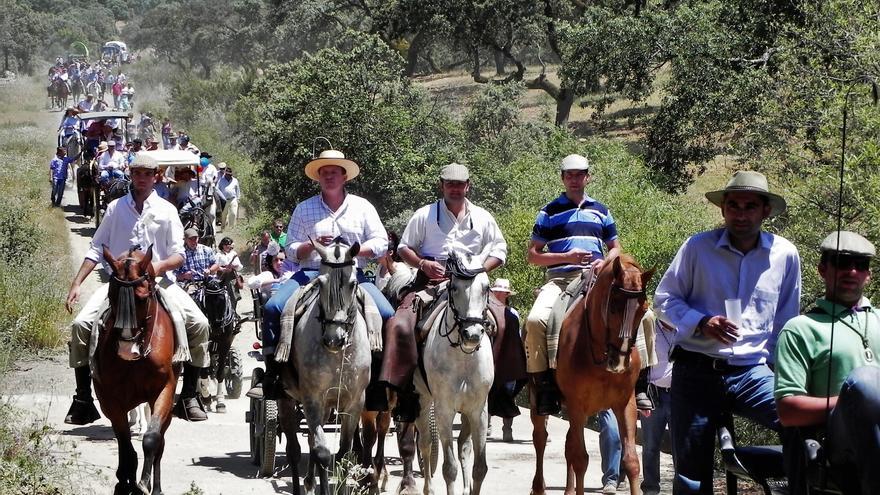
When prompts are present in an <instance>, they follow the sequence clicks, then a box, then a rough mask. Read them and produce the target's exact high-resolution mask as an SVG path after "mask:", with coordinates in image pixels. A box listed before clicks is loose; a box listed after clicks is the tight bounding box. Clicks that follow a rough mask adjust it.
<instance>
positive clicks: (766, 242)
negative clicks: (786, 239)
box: [715, 228, 773, 253]
mask: <svg viewBox="0 0 880 495" xmlns="http://www.w3.org/2000/svg"><path fill="white" fill-rule="evenodd" d="M758 236H759V237H758V245H757V246H755V247H756V248H761V249H766V250H768V251H769V250H770V248H771V247H772V246H773V235H772V234H770V233H769V232H764V231H763V230H762V231H761V232H760V233H759V234H758ZM715 247H716V248H727V249H729V250H731V251H735V252H737V253H739V252H740V251H739V250H738V249H736V248H735V247H733V244H731V243H730V234H729V233H728V231H727V229H726V228H722V229H721V237H719V238H718V242H716V243H715Z"/></svg>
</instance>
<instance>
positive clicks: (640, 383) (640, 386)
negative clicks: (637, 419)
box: [635, 368, 654, 411]
mask: <svg viewBox="0 0 880 495" xmlns="http://www.w3.org/2000/svg"><path fill="white" fill-rule="evenodd" d="M650 372H651V368H645V369H643V370H642V371H640V372H639V379H638V380H636V390H635V392H636V408H637V409H639V410H641V411H653V410H654V401H653V400H652V399H651V395H650V394H649V393H648V374H649V373H650Z"/></svg>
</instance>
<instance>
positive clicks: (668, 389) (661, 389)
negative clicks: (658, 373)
mask: <svg viewBox="0 0 880 495" xmlns="http://www.w3.org/2000/svg"><path fill="white" fill-rule="evenodd" d="M651 386H652V387H654V388H655V389H656V390H659V391H660V392H665V393H667V394H668V393H669V391H670V390H672V387H658V386H657V385H654V384H653V383H652V384H651Z"/></svg>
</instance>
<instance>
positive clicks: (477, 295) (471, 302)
mask: <svg viewBox="0 0 880 495" xmlns="http://www.w3.org/2000/svg"><path fill="white" fill-rule="evenodd" d="M469 266H472V259H471V257H465V258H464V259H463V258H461V257H459V256H458V255H456V254H455V253H451V254H450V255H449V258H447V260H446V275H447V276H448V277H449V296H448V297H449V305H448V306H447V312H448V314H449V315H451V317H452V321H449V320H448V318H447V328H448V327H449V325H450V324H451V325H452V326H454V327H455V328H457V329H458V337H459V339H458V342H457V343H453V346H457V347H459V348H461V350H462V351H464V352H465V353H472V352H475V351H476V350H477V349H478V348H479V347H480V343H481V342H482V340H483V335H484V334H485V333H486V328H487V327H488V326H489V320H488V319H487V314H486V312H487V308H488V304H489V275H487V274H486V269H485V268H483V267H482V266H478V267H477V268H470V267H469ZM449 332H451V328H449ZM446 335H447V338H449V333H447V334H446Z"/></svg>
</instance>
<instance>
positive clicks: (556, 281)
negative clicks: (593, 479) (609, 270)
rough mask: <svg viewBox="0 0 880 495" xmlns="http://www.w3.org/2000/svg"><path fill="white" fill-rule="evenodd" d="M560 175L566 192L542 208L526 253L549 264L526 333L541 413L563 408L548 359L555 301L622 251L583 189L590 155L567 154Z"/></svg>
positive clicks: (605, 213) (603, 213)
mask: <svg viewBox="0 0 880 495" xmlns="http://www.w3.org/2000/svg"><path fill="white" fill-rule="evenodd" d="M560 174H561V179H562V184H563V186H565V192H563V193H562V194H560V195H559V197H557V198H556V199H554V200H553V201H551V202H550V203H547V204H546V205H544V207H543V208H541V211H539V212H538V217H537V219H536V220H535V226H534V228H533V229H532V239H531V240H530V241H529V250H528V254H527V259H528V262H529V263H531V264H533V265H537V266H544V267H547V273H546V274H545V278H546V280H547V283H545V284H544V286H542V287H541V289H540V292H539V293H538V297H536V298H535V302H534V304H533V305H532V309H531V311H529V316H528V318H527V319H526V335H525V341H526V355H527V360H526V363H527V368H528V372H529V379H530V380H531V382H532V385H533V386H534V388H535V391H536V396H537V397H536V412H537V414H538V415H541V416H546V415H549V414H556V413H558V412H559V411H560V408H561V406H560V403H559V400H560V398H559V392H558V390H557V389H556V385H555V375H554V371H553V370H552V369H550V367H549V362H548V357H547V322H548V320H549V318H550V314H551V312H552V309H553V305H554V304H555V303H556V301H557V300H558V299H559V297H560V295H561V294H562V292H563V291H564V290H565V289H566V287H567V286H568V284H569V283H570V282H572V281H573V280H575V279H577V278H578V277H580V276H581V273H582V271H583V269H584V268H586V267H588V266H590V265H592V267H593V269H596V268H598V266H599V265H600V264H601V263H602V260H603V259H605V257H609V258H610V257H612V256H615V255H616V254H618V253H619V252H620V249H621V247H620V239H619V238H618V237H617V226H616V224H615V223H614V218H612V216H611V212H610V211H609V210H608V208H607V207H606V206H605V205H604V204H602V203H600V202H599V201H596V200H595V199H593V198H591V197H589V196H588V195H587V194H586V193H585V192H584V189H585V188H586V186H587V184H589V183H590V179H591V178H592V176H591V175H590V162H589V161H588V160H587V158H586V157H584V156H581V155H577V154H572V155H568V156H566V157H565V158H563V159H562V163H561V165H560ZM603 245H604V247H605V248H607V249H608V254H607V256H606V255H604V254H603V251H604V249H603Z"/></svg>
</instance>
